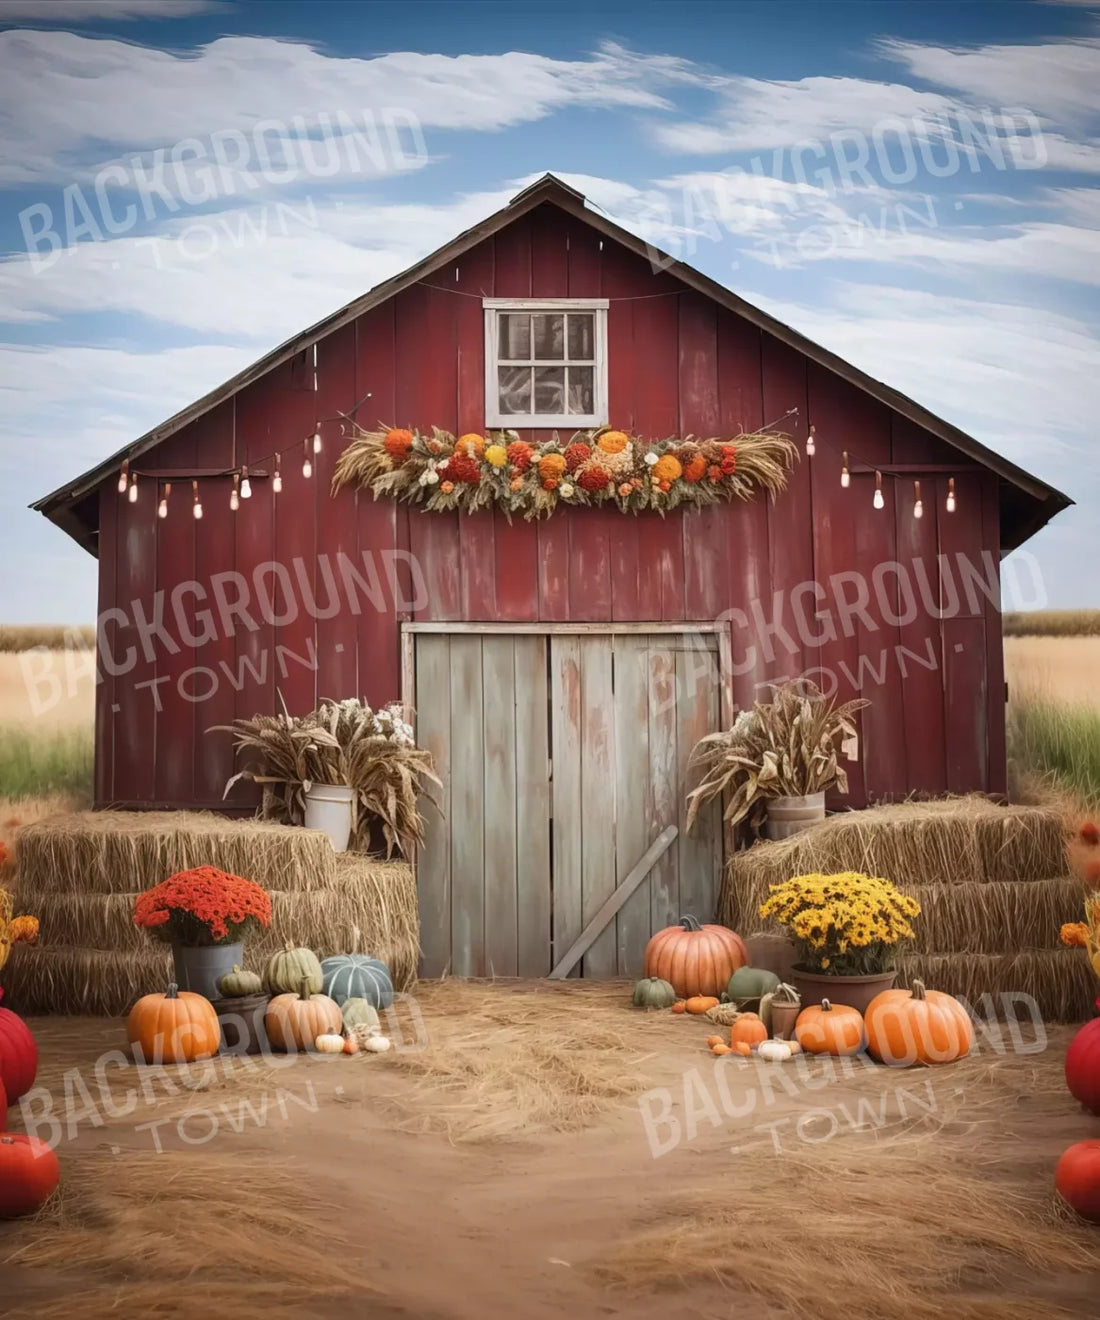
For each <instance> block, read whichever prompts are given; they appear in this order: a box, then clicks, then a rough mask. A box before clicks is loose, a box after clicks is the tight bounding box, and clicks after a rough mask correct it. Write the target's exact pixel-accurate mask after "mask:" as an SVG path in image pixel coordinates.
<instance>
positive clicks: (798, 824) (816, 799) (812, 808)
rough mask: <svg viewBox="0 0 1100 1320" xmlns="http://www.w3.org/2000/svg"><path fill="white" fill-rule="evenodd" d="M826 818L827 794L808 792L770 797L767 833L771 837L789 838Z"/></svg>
mask: <svg viewBox="0 0 1100 1320" xmlns="http://www.w3.org/2000/svg"><path fill="white" fill-rule="evenodd" d="M824 819H825V794H824V793H808V794H806V795H805V796H804V797H777V798H769V799H768V819H767V833H768V838H769V839H789V838H790V837H791V835H792V834H797V833H798V832H799V831H800V830H805V829H809V827H810V826H811V825H816V824H817V822H818V821H819V820H824Z"/></svg>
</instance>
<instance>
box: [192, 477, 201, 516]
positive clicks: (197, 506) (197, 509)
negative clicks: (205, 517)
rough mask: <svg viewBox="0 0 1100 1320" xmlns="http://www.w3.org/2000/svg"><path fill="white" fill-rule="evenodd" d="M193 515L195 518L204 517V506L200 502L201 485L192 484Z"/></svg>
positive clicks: (195, 482) (194, 482)
mask: <svg viewBox="0 0 1100 1320" xmlns="http://www.w3.org/2000/svg"><path fill="white" fill-rule="evenodd" d="M191 513H192V515H193V516H194V517H195V518H201V517H202V504H201V503H200V501H199V483H198V482H197V481H193V482H192V483H191Z"/></svg>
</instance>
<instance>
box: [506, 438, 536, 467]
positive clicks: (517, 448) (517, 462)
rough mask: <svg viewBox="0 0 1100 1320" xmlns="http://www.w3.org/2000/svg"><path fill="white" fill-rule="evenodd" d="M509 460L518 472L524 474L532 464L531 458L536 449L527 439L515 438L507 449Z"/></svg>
mask: <svg viewBox="0 0 1100 1320" xmlns="http://www.w3.org/2000/svg"><path fill="white" fill-rule="evenodd" d="M506 452H507V454H508V462H509V463H511V465H512V467H513V468H514V469H515V470H516V472H518V473H520V474H522V473H524V472H526V471H527V469H528V468H529V467H530V466H531V459H532V458H533V457H534V455H535V451H534V449H532V448H531V446H530V445H529V444H528V443H527V441H526V440H513V441H512V443H511V444H510V445H509V446H508V449H507V451H506Z"/></svg>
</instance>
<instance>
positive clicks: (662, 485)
mask: <svg viewBox="0 0 1100 1320" xmlns="http://www.w3.org/2000/svg"><path fill="white" fill-rule="evenodd" d="M657 489H658V490H663V491H665V492H666V494H667V492H668V491H670V490H671V489H672V482H671V481H658V482H657Z"/></svg>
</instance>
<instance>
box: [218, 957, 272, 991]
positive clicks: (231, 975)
mask: <svg viewBox="0 0 1100 1320" xmlns="http://www.w3.org/2000/svg"><path fill="white" fill-rule="evenodd" d="M263 989H264V983H263V981H262V980H261V979H260V977H259V976H257V975H256V973H255V972H244V971H242V970H241V969H240V967H238V966H237V965H236V963H234V964H233V970H232V971H231V972H226V974H225V975H224V976H221V977H219V978H218V993H219V994H220V995H223V996H224V997H225V998H226V999H244V997H245V996H246V995H260V994H263Z"/></svg>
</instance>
